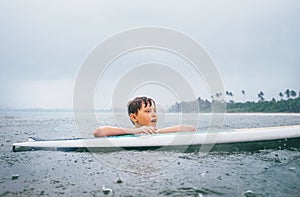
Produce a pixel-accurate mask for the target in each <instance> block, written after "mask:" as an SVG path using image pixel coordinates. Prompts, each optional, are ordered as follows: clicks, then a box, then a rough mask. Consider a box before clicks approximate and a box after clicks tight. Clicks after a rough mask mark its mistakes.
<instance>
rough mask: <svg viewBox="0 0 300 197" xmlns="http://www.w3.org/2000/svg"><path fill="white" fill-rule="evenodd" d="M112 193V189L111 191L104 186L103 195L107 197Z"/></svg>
mask: <svg viewBox="0 0 300 197" xmlns="http://www.w3.org/2000/svg"><path fill="white" fill-rule="evenodd" d="M112 191H113V190H112V189H110V188H108V187H105V185H103V186H102V192H103V194H105V195H107V194H109V193H110V192H112Z"/></svg>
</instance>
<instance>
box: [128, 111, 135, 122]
mask: <svg viewBox="0 0 300 197" xmlns="http://www.w3.org/2000/svg"><path fill="white" fill-rule="evenodd" d="M129 117H130V119H131V120H132V121H133V122H136V121H137V119H136V115H135V114H134V113H131V114H129Z"/></svg>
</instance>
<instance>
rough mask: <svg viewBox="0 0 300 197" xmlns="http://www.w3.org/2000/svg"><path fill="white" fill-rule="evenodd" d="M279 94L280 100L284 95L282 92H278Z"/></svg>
mask: <svg viewBox="0 0 300 197" xmlns="http://www.w3.org/2000/svg"><path fill="white" fill-rule="evenodd" d="M279 96H280V99H281V100H282V99H283V96H284V95H283V93H282V92H279Z"/></svg>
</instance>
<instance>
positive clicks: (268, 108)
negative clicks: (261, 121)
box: [169, 89, 300, 113]
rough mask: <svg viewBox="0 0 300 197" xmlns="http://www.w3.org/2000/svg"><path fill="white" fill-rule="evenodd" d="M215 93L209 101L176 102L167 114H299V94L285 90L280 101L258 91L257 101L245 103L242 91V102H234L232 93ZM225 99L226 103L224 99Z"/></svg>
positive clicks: (199, 99)
mask: <svg viewBox="0 0 300 197" xmlns="http://www.w3.org/2000/svg"><path fill="white" fill-rule="evenodd" d="M225 94H226V95H223V94H222V93H216V94H215V95H212V96H211V101H209V100H207V99H202V98H200V97H198V99H197V100H195V101H188V102H187V101H182V102H180V103H178V102H176V103H175V104H173V105H172V106H171V107H170V108H169V112H187V113H188V112H198V111H199V112H203V113H207V112H212V111H214V112H218V111H220V112H222V111H225V110H226V112H231V113H234V112H240V113H242V112H245V113H246V112H265V113H273V112H274V113H275V112H285V113H300V92H298V95H297V93H296V91H294V90H289V89H287V90H286V91H285V92H280V93H279V94H278V95H279V97H280V100H276V99H275V98H272V99H271V100H269V101H268V100H266V99H265V94H264V93H263V91H260V92H259V93H258V94H257V97H258V101H257V102H255V101H246V102H245V94H246V92H245V91H244V90H242V91H241V94H242V96H243V102H235V101H234V99H233V93H232V92H230V91H226V92H225ZM226 97H227V101H226V100H225V98H226Z"/></svg>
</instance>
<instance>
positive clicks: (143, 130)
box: [134, 126, 157, 134]
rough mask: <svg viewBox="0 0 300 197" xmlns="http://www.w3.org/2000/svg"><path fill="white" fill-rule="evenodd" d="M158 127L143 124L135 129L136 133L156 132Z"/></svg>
mask: <svg viewBox="0 0 300 197" xmlns="http://www.w3.org/2000/svg"><path fill="white" fill-rule="evenodd" d="M156 133H157V129H156V128H155V127H152V126H142V127H139V128H135V129H134V134H156Z"/></svg>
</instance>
